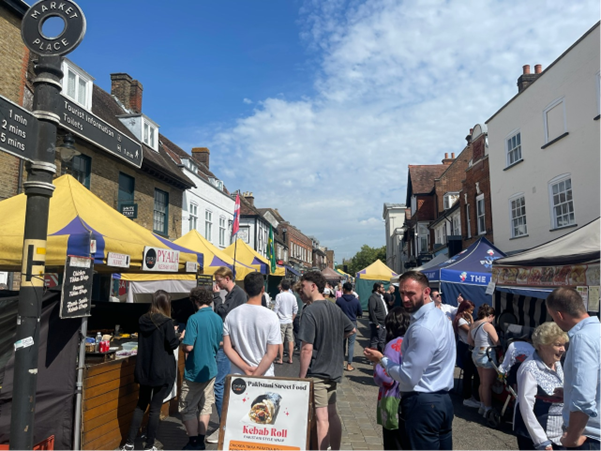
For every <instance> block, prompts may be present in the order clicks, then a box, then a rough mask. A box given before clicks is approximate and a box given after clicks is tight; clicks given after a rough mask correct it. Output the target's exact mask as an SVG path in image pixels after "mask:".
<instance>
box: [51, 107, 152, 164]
mask: <svg viewBox="0 0 601 451" xmlns="http://www.w3.org/2000/svg"><path fill="white" fill-rule="evenodd" d="M58 115H59V117H60V122H61V125H62V126H63V127H65V128H66V129H68V130H70V131H71V132H73V133H75V134H76V135H77V136H79V137H81V138H83V139H85V140H86V141H89V142H91V143H92V144H94V145H95V146H98V147H100V148H102V149H104V150H106V151H107V152H109V153H110V154H112V155H114V156H116V157H118V158H121V159H122V160H125V161H127V162H128V163H130V164H132V165H133V166H135V167H137V168H140V167H142V146H141V145H140V144H139V143H137V142H136V141H134V140H133V139H131V138H129V137H128V136H126V135H124V134H123V133H121V132H120V131H119V130H117V129H116V128H114V127H112V126H110V125H109V124H107V123H106V122H104V121H103V120H102V119H100V118H99V117H98V116H96V115H95V114H92V113H90V112H89V111H87V110H86V109H84V108H82V107H80V106H79V105H76V104H75V103H73V102H71V101H70V100H69V99H67V98H66V97H63V96H61V97H60V99H59V102H58Z"/></svg>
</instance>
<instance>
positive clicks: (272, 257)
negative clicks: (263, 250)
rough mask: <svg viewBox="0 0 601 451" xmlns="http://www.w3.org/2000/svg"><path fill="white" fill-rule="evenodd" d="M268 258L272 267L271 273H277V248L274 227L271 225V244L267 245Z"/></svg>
mask: <svg viewBox="0 0 601 451" xmlns="http://www.w3.org/2000/svg"><path fill="white" fill-rule="evenodd" d="M267 258H268V259H269V263H270V266H271V273H272V274H273V273H274V272H275V248H274V243H273V227H271V224H270V225H269V242H268V244H267Z"/></svg>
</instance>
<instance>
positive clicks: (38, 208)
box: [10, 0, 85, 449]
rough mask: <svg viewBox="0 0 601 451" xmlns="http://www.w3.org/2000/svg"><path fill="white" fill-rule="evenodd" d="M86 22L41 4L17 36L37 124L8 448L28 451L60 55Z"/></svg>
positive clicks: (75, 12) (71, 8) (66, 9)
mask: <svg viewBox="0 0 601 451" xmlns="http://www.w3.org/2000/svg"><path fill="white" fill-rule="evenodd" d="M56 17H58V18H60V19H62V21H63V22H64V28H63V30H62V32H61V33H60V34H59V35H58V36H54V37H48V36H45V35H44V33H43V31H42V27H43V25H44V22H45V21H46V20H47V19H49V18H56ZM84 34H85V18H84V16H83V13H82V12H81V9H80V8H79V6H77V5H76V4H75V3H73V2H71V1H65V2H56V1H50V0H42V1H40V2H38V3H36V4H34V5H33V6H32V7H31V8H29V10H28V11H27V12H26V13H25V16H24V17H23V22H22V25H21V35H22V37H23V41H24V43H25V45H26V46H27V47H28V48H29V50H30V51H32V52H33V53H36V54H38V55H39V58H38V60H37V62H36V64H35V67H34V73H35V76H36V77H35V79H34V80H33V84H34V97H33V115H34V116H35V117H36V119H37V123H38V126H37V130H38V136H37V145H36V151H35V157H34V159H33V161H30V162H29V163H28V164H27V181H26V182H25V183H24V191H25V195H26V196H27V204H26V211H25V230H24V235H23V258H22V267H21V290H20V293H19V307H18V314H17V331H16V337H15V344H14V348H15V367H14V387H13V402H12V408H11V424H10V448H11V449H32V448H33V445H34V443H33V432H34V414H35V401H36V385H37V374H38V346H39V335H40V330H39V328H40V316H41V311H42V296H43V292H44V273H45V264H46V241H47V234H48V215H49V205H50V198H51V197H52V193H53V191H54V185H53V184H52V180H53V178H54V175H55V174H56V166H55V164H54V157H55V143H56V134H57V126H58V125H59V120H60V118H59V116H58V114H57V111H58V102H59V100H60V96H59V93H60V91H61V79H62V77H63V73H62V70H61V62H62V55H65V54H67V53H69V52H71V51H72V50H73V49H74V48H75V47H77V45H79V43H80V42H81V40H82V39H83V35H84Z"/></svg>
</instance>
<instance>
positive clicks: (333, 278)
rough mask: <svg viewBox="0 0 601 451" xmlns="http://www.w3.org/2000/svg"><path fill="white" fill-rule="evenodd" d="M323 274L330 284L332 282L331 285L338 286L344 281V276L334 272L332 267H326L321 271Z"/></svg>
mask: <svg viewBox="0 0 601 451" xmlns="http://www.w3.org/2000/svg"><path fill="white" fill-rule="evenodd" d="M321 274H322V275H323V276H324V277H325V278H326V280H327V281H328V282H330V284H331V285H337V284H338V282H340V281H341V280H342V279H343V277H342V275H340V274H339V273H338V271H334V270H333V269H332V268H330V267H326V268H325V269H323V270H322V271H321Z"/></svg>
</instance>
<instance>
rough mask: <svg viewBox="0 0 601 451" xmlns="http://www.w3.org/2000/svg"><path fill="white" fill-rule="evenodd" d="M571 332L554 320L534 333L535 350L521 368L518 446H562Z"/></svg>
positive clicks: (516, 431)
mask: <svg viewBox="0 0 601 451" xmlns="http://www.w3.org/2000/svg"><path fill="white" fill-rule="evenodd" d="M568 340H569V338H568V335H567V334H566V333H565V332H564V331H562V330H561V329H560V328H559V326H558V325H557V324H555V323H552V322H548V323H544V324H541V325H540V326H538V327H537V328H536V330H535V331H534V333H533V334H532V344H533V345H534V348H535V349H536V351H535V352H534V354H533V355H532V356H531V357H530V358H528V359H527V360H526V361H525V362H524V363H522V366H520V369H519V370H518V378H517V379H518V403H517V405H516V409H515V418H514V422H513V424H514V432H515V433H516V435H517V438H518V447H519V449H547V450H551V449H563V448H561V446H562V445H561V441H560V439H561V435H562V429H561V426H562V423H563V420H562V416H561V413H562V409H563V368H562V367H561V362H560V360H561V358H562V356H563V354H564V353H565V345H566V343H567V342H568Z"/></svg>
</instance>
